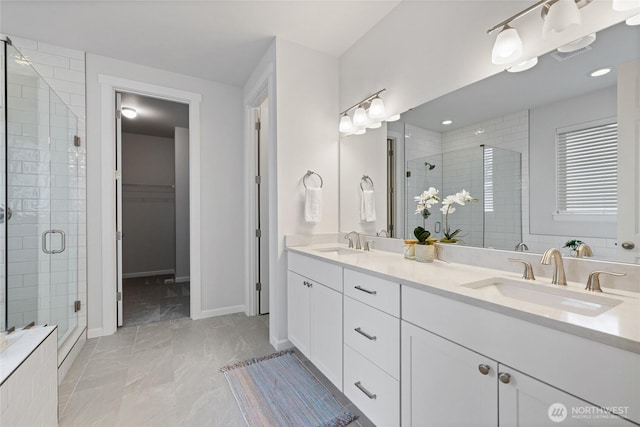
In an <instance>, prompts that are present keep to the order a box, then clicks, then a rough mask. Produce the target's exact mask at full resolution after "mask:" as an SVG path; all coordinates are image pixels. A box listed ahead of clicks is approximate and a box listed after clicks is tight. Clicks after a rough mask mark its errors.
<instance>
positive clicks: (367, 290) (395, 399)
mask: <svg viewBox="0 0 640 427" xmlns="http://www.w3.org/2000/svg"><path fill="white" fill-rule="evenodd" d="M344 289H345V296H344V394H345V395H346V396H347V397H348V398H349V399H350V400H351V401H352V402H353V403H354V404H355V405H356V406H357V407H358V408H359V409H360V410H361V411H362V412H363V413H364V414H365V415H366V416H367V417H368V418H369V419H370V420H371V421H372V422H373V423H375V424H376V425H379V426H398V425H399V424H400V319H399V314H400V285H399V284H398V283H394V282H391V281H388V280H384V279H381V278H378V277H375V276H370V275H367V274H363V273H360V272H357V271H353V270H349V269H345V270H344Z"/></svg>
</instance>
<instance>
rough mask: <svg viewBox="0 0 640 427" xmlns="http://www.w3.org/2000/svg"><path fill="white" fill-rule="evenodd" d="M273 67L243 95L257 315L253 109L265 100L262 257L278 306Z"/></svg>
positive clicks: (250, 292) (250, 273) (253, 310)
mask: <svg viewBox="0 0 640 427" xmlns="http://www.w3.org/2000/svg"><path fill="white" fill-rule="evenodd" d="M274 74H275V73H274V67H273V65H272V64H270V65H269V66H267V67H266V68H265V70H264V72H263V73H262V75H260V77H259V78H258V79H256V83H255V85H253V86H252V87H251V89H250V90H249V91H247V93H246V94H245V96H244V102H243V104H244V109H245V124H244V128H245V153H246V155H245V174H246V175H245V190H246V191H245V195H246V197H245V203H246V206H247V209H246V210H245V226H246V230H247V234H246V236H247V238H246V245H245V271H246V272H247V274H246V276H245V313H246V315H247V316H255V315H256V314H257V312H258V310H257V308H258V307H257V305H258V297H257V292H256V288H255V286H256V284H255V280H254V278H255V277H256V274H257V272H256V265H255V262H254V261H255V259H256V256H257V254H256V251H257V250H258V247H257V244H256V239H255V233H254V229H255V217H254V213H255V209H256V184H255V164H256V159H257V153H256V144H255V139H254V136H255V128H254V109H256V108H259V107H260V105H261V104H262V103H263V102H264V101H265V99H268V100H269V118H268V120H269V123H268V131H269V134H268V135H265V138H267V141H268V147H267V148H268V153H267V169H268V171H269V173H268V175H267V176H268V180H269V183H268V188H269V192H270V195H269V198H268V199H269V200H268V205H267V206H262V207H261V209H266V212H267V217H268V221H269V227H268V231H269V233H268V236H266V240H267V244H268V254H269V256H268V259H266V260H262V263H268V265H269V270H268V271H269V311H270V312H273V311H274V310H275V309H276V304H277V303H276V296H277V295H278V294H277V292H278V291H277V290H276V289H275V286H274V285H273V284H274V283H275V277H274V274H275V273H274V271H275V267H274V266H275V265H276V262H275V261H274V254H276V253H277V246H275V245H277V243H276V239H275V238H274V236H276V228H277V222H276V220H275V218H276V203H275V197H273V196H274V193H275V188H276V186H275V183H276V177H275V175H276V173H275V172H274V171H275V170H276V167H275V163H276V162H275V149H276V124H275V119H276V113H275V111H276V107H275V99H276V95H275V78H274ZM274 317H275V316H270V317H269V329H270V330H275V328H274V327H273V322H274Z"/></svg>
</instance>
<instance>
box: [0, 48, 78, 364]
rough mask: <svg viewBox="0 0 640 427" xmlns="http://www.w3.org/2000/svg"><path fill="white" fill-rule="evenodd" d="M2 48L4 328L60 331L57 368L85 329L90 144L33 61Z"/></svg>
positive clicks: (0, 301)
mask: <svg viewBox="0 0 640 427" xmlns="http://www.w3.org/2000/svg"><path fill="white" fill-rule="evenodd" d="M0 47H1V52H0V63H1V65H2V72H1V73H0V138H1V139H0V145H1V146H0V153H2V159H1V161H0V168H1V172H0V179H1V180H2V183H1V185H0V250H1V251H2V254H1V256H0V259H1V265H0V281H1V286H0V310H1V311H0V328H1V329H2V330H9V329H11V328H16V329H18V328H23V327H25V326H28V325H30V324H35V325H44V324H47V325H54V324H55V325H57V326H58V361H59V364H60V363H61V362H62V360H64V357H65V356H66V355H67V353H68V352H69V351H70V349H71V347H72V346H73V345H74V343H75V342H76V341H77V339H78V338H79V337H80V336H81V335H82V333H83V331H84V330H85V329H86V306H85V301H86V215H85V212H86V206H85V205H86V180H85V176H86V151H85V148H84V147H85V144H84V141H82V140H81V138H80V137H79V136H78V118H77V117H76V115H75V114H74V113H73V112H72V111H71V110H70V108H69V107H68V106H67V105H66V104H65V102H64V101H63V100H62V99H61V98H60V97H59V96H58V95H56V93H55V92H54V91H53V90H52V89H51V88H50V87H49V86H48V85H47V83H46V82H45V80H44V79H43V78H42V77H41V76H40V75H39V74H38V73H37V72H36V70H35V69H34V68H33V67H32V65H31V64H30V63H29V60H28V59H27V58H25V57H24V56H22V55H21V54H20V52H19V51H18V50H17V49H16V48H15V47H14V46H13V45H12V44H11V42H10V41H9V40H6V41H2V43H1V44H0Z"/></svg>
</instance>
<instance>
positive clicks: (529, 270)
mask: <svg viewBox="0 0 640 427" xmlns="http://www.w3.org/2000/svg"><path fill="white" fill-rule="evenodd" d="M509 261H511V262H520V263H522V264H524V272H523V273H522V278H523V279H526V280H536V276H534V274H533V266H532V265H531V263H530V262H529V261H525V260H523V259H518V258H509Z"/></svg>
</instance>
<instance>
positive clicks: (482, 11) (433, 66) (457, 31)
mask: <svg viewBox="0 0 640 427" xmlns="http://www.w3.org/2000/svg"><path fill="white" fill-rule="evenodd" d="M527 6H529V3H527V2H522V1H473V0H471V1H451V0H442V1H405V2H400V4H399V5H398V6H397V7H396V8H395V9H393V10H392V11H391V12H390V13H389V14H388V15H387V16H386V17H385V18H384V19H382V20H381V21H380V22H379V23H378V24H377V25H376V26H374V27H373V28H372V29H371V30H370V31H369V32H368V33H367V34H365V35H364V36H363V37H362V38H361V39H360V40H358V42H357V43H355V44H354V45H353V46H352V47H351V48H350V49H349V50H348V51H347V52H346V53H344V54H343V55H342V56H341V57H340V109H344V108H347V107H349V106H350V105H352V104H353V103H355V102H358V101H359V100H361V99H362V98H364V97H366V96H368V95H370V94H371V93H372V92H374V91H376V90H379V89H382V88H386V89H387V91H386V92H385V93H384V95H385V97H384V100H385V104H386V106H387V111H388V112H389V113H391V114H394V113H400V112H404V111H406V110H408V109H409V108H413V107H415V106H418V105H420V104H422V103H424V102H426V101H429V100H432V99H435V98H437V97H439V96H441V95H444V94H446V93H449V92H452V91H454V90H456V89H459V88H461V87H463V86H466V85H468V84H470V83H473V82H476V81H478V80H481V79H484V78H485V77H489V76H490V75H493V74H496V73H498V72H500V71H502V69H503V68H502V67H500V66H496V65H493V64H492V63H491V49H492V47H493V42H494V40H495V36H496V35H495V33H494V34H492V35H487V34H486V31H487V29H489V28H491V27H493V26H494V25H495V24H497V23H499V22H500V21H502V20H503V19H506V18H508V17H509V16H511V15H513V14H515V13H517V12H519V11H520V10H522V9H524V8H525V7H527ZM631 14H632V12H629V11H628V12H626V13H621V12H613V11H612V9H611V2H610V1H595V2H593V3H591V4H590V5H589V6H588V7H586V8H584V9H582V24H581V25H579V26H574V27H572V28H569V29H568V30H566V31H565V32H563V33H561V34H559V35H557V36H556V37H549V38H548V39H547V40H542V37H541V35H540V34H541V31H542V21H541V20H540V14H539V13H538V12H533V13H531V14H529V15H527V16H526V17H524V18H522V19H520V20H518V21H517V24H515V26H516V27H517V29H518V32H519V33H520V37H521V38H522V40H523V41H524V57H526V58H530V57H532V56H537V55H539V54H541V53H543V52H547V51H550V50H552V49H554V48H555V47H556V46H559V45H562V44H565V43H568V42H570V41H572V40H575V39H577V38H579V37H582V36H584V35H586V34H590V33H592V32H594V31H597V30H600V29H603V28H606V27H609V26H610V25H612V24H614V23H617V22H620V21H622V20H623V19H624V18H625V17H627V16H630V15H631Z"/></svg>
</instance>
